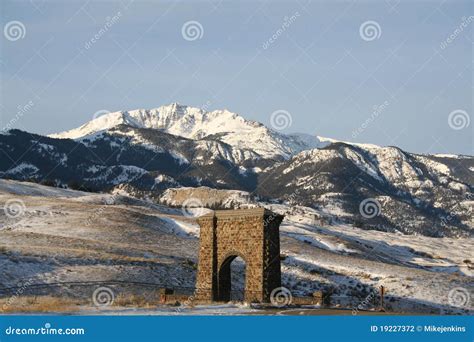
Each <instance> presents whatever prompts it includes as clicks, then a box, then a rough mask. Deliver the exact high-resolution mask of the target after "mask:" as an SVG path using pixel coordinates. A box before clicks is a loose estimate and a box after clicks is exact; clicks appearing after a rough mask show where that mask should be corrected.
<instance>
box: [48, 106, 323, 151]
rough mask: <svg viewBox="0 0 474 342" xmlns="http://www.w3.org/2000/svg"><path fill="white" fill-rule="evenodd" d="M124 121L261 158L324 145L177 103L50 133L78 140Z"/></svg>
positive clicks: (235, 116)
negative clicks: (214, 141) (218, 143)
mask: <svg viewBox="0 0 474 342" xmlns="http://www.w3.org/2000/svg"><path fill="white" fill-rule="evenodd" d="M123 124H125V125H128V126H131V127H135V128H149V129H156V130H160V131H164V132H166V133H169V134H173V135H176V136H181V137H184V138H188V139H194V140H200V139H204V138H206V137H213V139H219V140H220V141H222V142H224V143H226V144H229V145H231V146H233V147H236V148H238V149H242V150H252V151H254V152H255V153H257V154H258V155H260V156H261V157H262V158H275V157H277V158H281V157H283V158H284V159H287V158H289V157H290V156H291V155H293V154H294V153H298V152H300V151H302V150H306V149H311V148H318V147H321V146H325V145H327V144H321V141H320V140H319V139H317V138H316V137H308V136H306V137H304V138H303V137H302V136H299V135H285V134H282V133H280V132H277V131H274V130H272V129H269V128H267V127H266V126H264V125H263V124H261V123H259V122H257V121H252V120H247V119H245V118H244V117H242V116H240V115H239V114H237V113H234V112H231V111H229V110H227V109H222V110H214V111H210V112H208V111H205V110H203V109H202V108H197V107H191V106H187V105H182V104H179V103H177V102H173V103H171V104H169V105H165V106H161V107H158V108H155V109H136V110H130V111H119V112H113V113H107V114H104V115H102V116H99V117H95V118H94V119H93V120H91V121H89V122H87V123H86V124H84V125H82V126H80V127H78V128H75V129H72V130H69V131H66V132H61V133H57V134H51V135H49V136H50V137H52V138H69V139H80V138H84V137H86V136H89V135H91V134H95V133H98V132H102V131H107V130H109V129H111V128H113V127H116V126H119V125H123Z"/></svg>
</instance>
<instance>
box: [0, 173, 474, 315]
mask: <svg viewBox="0 0 474 342" xmlns="http://www.w3.org/2000/svg"><path fill="white" fill-rule="evenodd" d="M12 199H13V200H16V201H17V202H18V201H19V202H20V203H22V204H23V206H22V208H21V210H22V214H21V215H19V216H18V217H10V216H8V215H6V211H5V208H4V207H6V206H7V201H10V200H12ZM263 205H264V206H265V207H267V208H268V209H271V210H273V211H275V212H278V213H280V214H284V215H285V219H284V221H283V222H282V224H281V227H280V239H281V255H282V286H285V287H287V288H288V289H289V290H290V291H291V293H292V294H293V296H308V295H311V294H312V293H313V292H314V291H318V290H323V291H330V292H331V293H332V297H331V298H332V300H331V301H332V303H333V305H335V306H339V307H341V308H348V309H351V308H353V307H355V306H357V305H358V303H360V302H362V301H363V300H364V299H365V298H366V297H367V296H368V295H369V294H370V293H372V292H374V291H378V289H379V287H380V286H384V287H385V288H386V290H387V306H388V307H389V309H390V310H393V311H398V312H400V311H402V312H411V313H466V312H469V310H472V304H471V302H466V303H457V302H454V303H453V302H452V299H450V298H451V297H452V291H455V290H456V289H459V288H461V289H465V290H466V291H470V289H472V288H473V286H474V277H473V275H474V273H473V264H472V261H473V260H474V255H473V251H474V242H473V239H470V238H460V239H455V238H429V237H424V236H415V235H403V234H400V233H388V232H381V231H375V230H364V229H359V228H356V227H353V226H350V225H346V224H338V223H337V222H332V224H323V225H321V222H319V221H315V217H316V216H318V217H326V216H325V215H327V213H325V212H320V211H318V210H316V209H311V208H306V207H301V206H291V205H289V204H275V203H271V204H270V203H263ZM0 208H2V209H3V210H0V265H1V268H2V272H1V273H0V288H2V287H8V286H15V284H17V283H18V279H30V278H31V279H34V281H35V282H36V283H54V282H78V281H79V282H80V281H92V280H93V281H98V282H101V281H104V282H106V281H117V280H120V281H134V282H146V283H152V284H159V285H156V286H153V288H154V289H156V287H157V286H158V287H170V288H177V289H180V288H181V289H184V290H186V293H188V292H191V293H192V291H193V288H194V285H195V277H196V264H197V263H198V247H199V240H198V237H199V226H198V224H197V223H196V221H195V217H196V216H200V215H203V214H205V213H208V212H211V211H210V210H209V209H202V208H185V209H177V208H170V207H167V206H164V205H159V204H154V203H151V202H147V201H143V200H139V199H135V198H131V197H128V196H123V195H119V194H93V193H87V192H80V191H74V190H66V189H58V188H51V187H46V186H42V185H38V184H33V183H22V182H16V181H9V180H0ZM191 213H192V214H191ZM233 269H234V271H235V270H237V276H238V277H239V278H238V280H236V282H237V283H239V282H240V283H243V276H244V268H243V267H242V268H234V267H233ZM239 272H240V273H239ZM132 290H133V291H144V289H143V288H141V287H140V286H139V285H137V287H136V288H134V287H127V288H126V291H132ZM61 291H63V290H61ZM117 291H118V294H120V293H121V291H125V290H124V289H123V288H122V289H120V290H117ZM61 293H62V292H61ZM468 293H469V292H468ZM368 309H370V308H368ZM173 310H175V309H174V308H161V307H160V308H158V309H157V314H173V312H172V311H173ZM249 310H252V309H251V308H246V307H244V308H241V307H236V306H235V305H234V304H229V305H227V306H223V307H216V306H209V307H202V308H197V309H196V308H194V309H192V310H191V309H189V310H188V309H186V308H183V309H182V310H181V312H179V314H201V313H202V314H229V312H232V313H233V314H238V313H240V312H243V311H245V312H248V311H249ZM136 312H137V313H139V312H140V310H137V311H136ZM176 313H177V314H178V312H176Z"/></svg>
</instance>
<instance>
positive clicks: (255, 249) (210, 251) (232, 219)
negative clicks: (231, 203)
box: [196, 208, 283, 302]
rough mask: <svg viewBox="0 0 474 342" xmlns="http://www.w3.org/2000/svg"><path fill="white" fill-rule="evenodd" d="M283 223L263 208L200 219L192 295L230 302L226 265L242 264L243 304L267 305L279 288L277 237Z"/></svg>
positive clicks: (224, 213)
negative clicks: (244, 267)
mask: <svg viewBox="0 0 474 342" xmlns="http://www.w3.org/2000/svg"><path fill="white" fill-rule="evenodd" d="M282 220H283V216H282V215H278V214H276V213H273V212H271V211H269V210H266V209H264V208H256V209H242V210H218V211H215V212H213V213H210V214H207V215H204V216H201V217H200V218H199V219H198V223H199V225H200V227H201V235H200V249H199V265H198V274H197V283H196V294H197V297H198V298H199V299H201V300H208V301H228V300H229V299H230V289H229V286H230V264H231V262H232V260H233V259H235V258H236V257H237V256H239V257H241V258H242V259H243V260H244V261H245V266H246V269H245V301H247V302H252V301H257V302H268V301H269V300H270V293H271V292H272V290H273V289H275V288H277V287H280V286H281V269H280V234H279V226H280V223H281V221H282Z"/></svg>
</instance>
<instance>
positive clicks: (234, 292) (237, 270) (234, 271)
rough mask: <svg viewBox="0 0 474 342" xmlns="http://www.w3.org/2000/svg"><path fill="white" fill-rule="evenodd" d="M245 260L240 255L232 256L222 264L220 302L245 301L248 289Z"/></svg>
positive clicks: (219, 282) (219, 281)
mask: <svg viewBox="0 0 474 342" xmlns="http://www.w3.org/2000/svg"><path fill="white" fill-rule="evenodd" d="M246 269H247V264H246V262H245V260H244V259H243V258H242V257H240V256H239V255H231V256H229V257H227V258H226V259H225V260H224V262H223V263H222V265H221V267H220V271H219V279H218V284H219V286H218V289H219V291H218V297H219V300H220V301H226V302H228V301H244V300H245V289H246Z"/></svg>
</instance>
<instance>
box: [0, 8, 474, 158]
mask: <svg viewBox="0 0 474 342" xmlns="http://www.w3.org/2000/svg"><path fill="white" fill-rule="evenodd" d="M0 6H1V7H0V13H1V15H0V16H1V25H2V28H5V26H6V25H7V24H8V23H10V22H11V21H19V22H21V23H22V24H23V25H24V37H23V38H21V39H18V40H11V39H10V40H9V39H7V35H6V33H5V32H4V34H3V36H2V37H1V40H0V42H1V50H0V61H1V63H0V68H1V81H2V82H1V107H0V110H1V117H0V119H1V121H0V126H2V127H5V125H11V126H13V127H16V128H20V129H24V130H28V131H31V132H36V133H41V134H44V133H52V132H58V131H62V130H66V129H70V128H74V127H77V126H79V125H81V124H83V123H85V122H86V121H89V120H91V119H92V117H93V115H94V113H96V112H97V111H99V110H109V111H116V110H130V109H137V108H155V107H158V106H160V105H164V104H169V103H171V102H179V103H182V104H187V105H192V106H196V107H205V108H207V109H210V110H213V109H222V108H227V109H229V110H231V111H234V112H237V113H239V114H241V115H242V116H244V117H245V118H248V119H253V120H257V121H260V122H262V123H264V124H267V125H270V118H271V114H272V113H273V112H274V111H276V110H286V111H288V112H289V113H290V114H291V118H292V125H291V126H290V127H288V128H286V129H285V130H284V131H283V132H286V133H291V132H304V133H308V134H313V135H321V136H326V137H331V138H335V139H341V140H348V141H356V142H367V143H374V144H379V145H384V146H386V145H396V146H399V147H401V148H403V149H406V150H408V151H413V152H419V153H463V154H472V150H473V136H474V135H473V127H474V123H473V122H470V123H469V125H467V122H466V120H469V121H472V114H473V77H472V63H473V52H472V51H473V50H472V42H473V41H474V38H473V34H472V32H473V25H474V20H473V19H474V18H472V17H471V18H470V16H472V15H474V11H473V6H472V2H469V1H444V2H442V1H355V2H345V1H341V2H334V1H313V2H308V1H303V0H298V1H280V2H273V1H268V2H251V1H239V2H230V1H189V2H171V1H160V2H158V1H134V2H130V1H120V2H119V1H68V2H59V1H54V2H53V1H41V0H39V1H35V0H33V1H2V2H1V5H0ZM117 15H119V17H118V20H115V21H114V22H113V23H112V24H111V25H110V28H109V29H108V30H107V31H106V32H105V33H103V34H100V38H99V39H98V40H97V41H95V42H94V43H92V44H91V45H90V47H89V48H86V46H85V45H86V43H87V42H89V41H90V40H91V38H93V37H94V35H96V34H98V33H99V32H100V30H101V28H104V26H105V25H106V23H107V20H109V23H110V20H111V18H112V17H114V16H117ZM189 21H196V22H198V23H199V25H201V27H202V30H201V31H200V33H201V35H202V36H201V35H199V38H198V39H196V40H187V39H184V38H183V34H182V28H183V25H184V24H185V23H187V22H189ZM367 21H372V22H375V23H376V24H377V25H378V27H377V26H372V27H374V28H375V31H376V35H375V39H373V40H370V39H371V38H374V37H372V36H364V33H362V35H361V31H360V28H361V25H363V24H364V23H365V22H367ZM285 22H286V23H287V25H285V24H284V23H285ZM463 23H464V27H463V30H462V32H458V33H455V30H456V29H457V28H459V27H460V26H461V25H462V24H463ZM283 28H284V29H283ZM198 30H200V28H198ZM453 34H454V39H451V40H450V42H446V40H447V39H448V37H450V36H452V35H453ZM272 36H273V37H276V38H275V39H273V40H272V42H269V39H270V38H271V37H272ZM364 37H365V38H366V39H363V38H364ZM452 37H453V36H452ZM10 38H11V37H10ZM264 47H266V48H264ZM30 101H32V103H33V105H32V106H31V105H30V106H29V108H28V109H27V110H24V111H22V112H21V113H20V114H19V113H18V112H19V107H20V108H24V106H25V105H27V104H28V103H30ZM382 104H385V105H384V108H383V110H381V111H379V112H378V113H377V114H376V115H374V113H373V111H374V106H380V105H382ZM452 112H454V113H455V114H453V115H455V116H458V119H459V118H460V120H461V123H459V121H458V124H457V125H458V126H456V124H453V123H452V122H451V125H450V122H449V115H450V113H452ZM462 120H464V121H462ZM453 125H454V127H455V128H457V129H453Z"/></svg>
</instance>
